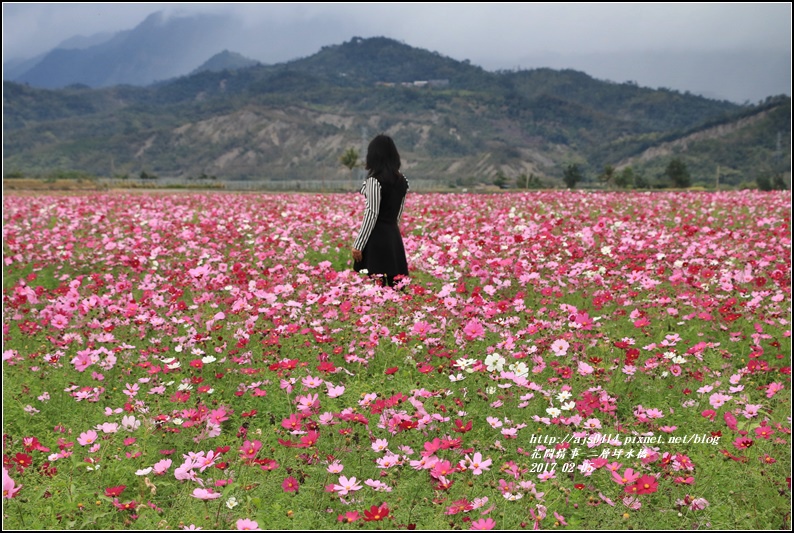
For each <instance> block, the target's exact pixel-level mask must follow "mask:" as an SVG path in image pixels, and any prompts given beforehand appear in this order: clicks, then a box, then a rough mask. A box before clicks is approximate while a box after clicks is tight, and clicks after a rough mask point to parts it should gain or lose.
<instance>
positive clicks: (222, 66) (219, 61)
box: [190, 50, 259, 75]
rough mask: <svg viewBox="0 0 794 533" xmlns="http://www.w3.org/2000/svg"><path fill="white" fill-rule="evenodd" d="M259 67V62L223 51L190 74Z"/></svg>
mask: <svg viewBox="0 0 794 533" xmlns="http://www.w3.org/2000/svg"><path fill="white" fill-rule="evenodd" d="M255 65H259V61H256V60H254V59H248V58H247V57H244V56H243V55H241V54H238V53H236V52H229V51H228V50H224V51H223V52H221V53H219V54H215V55H214V56H212V57H211V58H209V59H208V60H207V61H205V62H204V63H203V64H202V65H201V66H200V67H198V68H197V69H195V70H193V72H191V73H190V74H191V75H192V74H198V73H199V72H206V71H209V72H222V71H224V70H238V69H241V68H248V67H253V66H255Z"/></svg>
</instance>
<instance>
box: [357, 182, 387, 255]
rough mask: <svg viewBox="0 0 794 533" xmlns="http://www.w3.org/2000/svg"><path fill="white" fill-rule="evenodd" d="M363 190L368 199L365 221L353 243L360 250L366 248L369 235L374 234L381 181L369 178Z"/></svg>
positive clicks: (378, 208)
mask: <svg viewBox="0 0 794 533" xmlns="http://www.w3.org/2000/svg"><path fill="white" fill-rule="evenodd" d="M361 192H362V193H363V194H364V199H365V200H366V205H365V207H364V221H363V222H362V223H361V229H360V230H359V232H358V238H357V239H356V242H355V243H354V244H353V250H359V251H361V250H364V247H365V246H366V245H367V241H368V240H369V236H370V235H371V234H372V229H373V228H374V227H375V222H376V221H377V220H378V212H379V211H380V183H378V180H376V179H375V178H367V181H365V182H364V186H363V187H362V190H361Z"/></svg>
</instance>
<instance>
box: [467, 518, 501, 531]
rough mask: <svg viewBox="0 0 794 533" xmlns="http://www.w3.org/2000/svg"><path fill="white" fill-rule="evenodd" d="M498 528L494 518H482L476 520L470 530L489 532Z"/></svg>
mask: <svg viewBox="0 0 794 533" xmlns="http://www.w3.org/2000/svg"><path fill="white" fill-rule="evenodd" d="M495 527H496V520H494V519H493V518H480V519H479V520H475V521H473V522H472V523H471V527H470V528H469V529H477V530H482V531H485V530H488V529H493V528H495Z"/></svg>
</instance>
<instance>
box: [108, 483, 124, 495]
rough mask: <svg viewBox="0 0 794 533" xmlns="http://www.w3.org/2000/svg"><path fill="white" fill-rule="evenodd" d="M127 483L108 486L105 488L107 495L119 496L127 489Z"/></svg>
mask: <svg viewBox="0 0 794 533" xmlns="http://www.w3.org/2000/svg"><path fill="white" fill-rule="evenodd" d="M126 488H127V486H126V485H119V486H118V487H108V488H106V489H105V496H107V497H108V498H118V497H119V496H121V493H122V492H124V489H126Z"/></svg>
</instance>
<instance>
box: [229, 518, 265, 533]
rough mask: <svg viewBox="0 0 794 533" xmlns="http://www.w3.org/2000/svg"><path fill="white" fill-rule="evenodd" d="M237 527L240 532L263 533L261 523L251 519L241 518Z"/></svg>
mask: <svg viewBox="0 0 794 533" xmlns="http://www.w3.org/2000/svg"><path fill="white" fill-rule="evenodd" d="M235 525H236V526H237V530H238V531H261V529H260V528H259V523H257V522H256V521H255V520H251V519H250V518H240V519H239V520H237V522H236V524H235Z"/></svg>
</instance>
